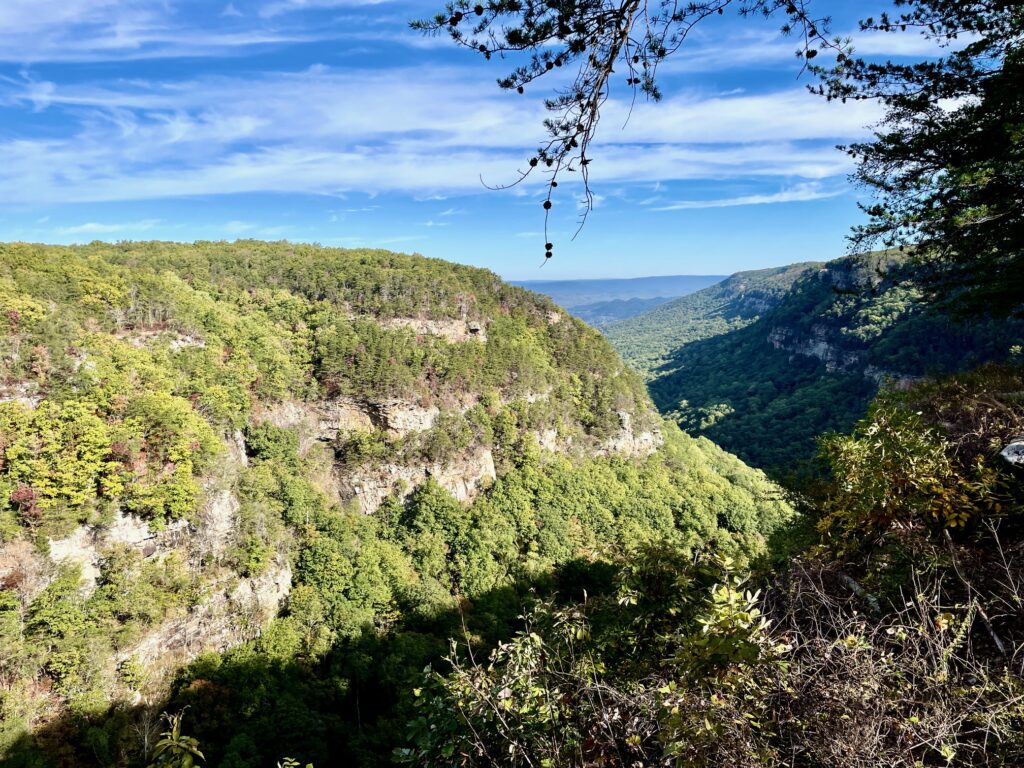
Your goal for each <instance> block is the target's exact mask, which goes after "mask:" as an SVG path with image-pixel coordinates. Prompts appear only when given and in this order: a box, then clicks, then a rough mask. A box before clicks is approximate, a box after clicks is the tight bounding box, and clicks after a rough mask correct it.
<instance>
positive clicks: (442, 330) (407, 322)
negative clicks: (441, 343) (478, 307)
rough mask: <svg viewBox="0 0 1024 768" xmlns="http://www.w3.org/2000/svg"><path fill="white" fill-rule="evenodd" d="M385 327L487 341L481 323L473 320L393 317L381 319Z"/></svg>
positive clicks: (467, 339)
mask: <svg viewBox="0 0 1024 768" xmlns="http://www.w3.org/2000/svg"><path fill="white" fill-rule="evenodd" d="M381 325H383V326H384V327H385V328H409V329H410V330H412V332H413V333H416V334H418V335H430V336H440V337H441V338H443V339H446V340H447V341H451V342H461V341H480V342H486V341H487V332H486V330H485V329H484V326H483V324H482V323H478V322H474V321H473V320H469V321H466V320H423V319H421V318H418V317H393V318H391V319H390V320H382V321H381Z"/></svg>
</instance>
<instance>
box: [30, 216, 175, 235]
mask: <svg viewBox="0 0 1024 768" xmlns="http://www.w3.org/2000/svg"><path fill="white" fill-rule="evenodd" d="M48 218H49V217H47V219H48ZM160 223H161V222H160V219H143V220H142V221H132V222H126V223H120V224H109V223H106V224H105V223H101V222H98V221H87V222H86V223H84V224H76V225H74V226H70V227H58V228H57V230H56V232H57V233H58V234H61V235H111V234H115V233H118V232H145V231H147V230H150V229H153V228H154V227H157V226H159V225H160Z"/></svg>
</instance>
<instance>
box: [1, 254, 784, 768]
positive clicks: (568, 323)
mask: <svg viewBox="0 0 1024 768" xmlns="http://www.w3.org/2000/svg"><path fill="white" fill-rule="evenodd" d="M0 325H2V326H3V330H4V333H3V336H2V338H0V647H2V648H3V653H2V655H0V673H2V674H0V714H2V718H0V759H5V758H6V757H8V756H20V758H19V759H25V760H27V761H29V762H32V763H33V764H41V765H50V764H52V765H110V764H115V763H117V764H124V765H146V764H148V762H149V761H150V760H151V757H152V754H151V752H150V751H149V750H151V746H152V740H151V736H152V734H153V732H154V731H153V729H154V728H156V727H157V722H158V714H159V712H161V711H162V710H163V709H165V708H170V709H173V710H175V711H177V710H180V709H182V708H183V707H185V706H188V713H189V714H188V716H189V719H190V720H191V721H192V723H191V726H190V728H189V730H193V731H194V732H196V734H197V735H199V736H200V737H201V739H202V743H203V748H204V751H205V754H206V756H207V759H208V761H209V764H212V765H234V766H247V765H251V766H261V765H273V764H274V763H276V761H277V760H279V759H280V758H281V757H283V756H284V755H286V754H288V755H292V756H298V757H301V758H302V759H303V761H304V762H305V761H306V760H310V761H315V762H316V764H318V765H331V764H340V763H342V762H344V761H345V760H359V761H360V762H361V764H374V763H384V762H387V761H388V760H389V759H390V758H389V755H390V751H391V748H392V747H393V746H395V739H396V738H397V737H398V735H399V734H400V732H401V728H400V727H399V726H400V724H401V723H403V722H404V721H405V719H406V718H407V717H408V707H411V702H409V701H407V695H408V691H409V690H411V689H412V687H413V684H411V683H410V681H413V680H415V679H416V678H417V677H418V675H419V674H420V672H421V670H422V669H423V667H424V665H425V664H427V663H432V662H433V663H436V662H437V661H438V660H439V659H440V658H441V657H442V656H443V654H444V653H445V650H446V648H447V645H448V638H449V637H451V636H453V635H457V634H460V633H470V634H471V635H472V636H473V637H474V638H476V640H479V642H481V643H483V644H487V643H494V642H498V641H500V640H501V639H502V638H503V637H506V636H508V633H509V632H510V631H512V628H513V627H514V626H515V624H516V618H515V617H516V616H517V615H518V614H519V613H520V612H521V610H522V609H521V605H522V601H523V600H525V599H527V595H528V594H529V593H530V591H531V590H535V589H551V588H558V585H559V584H562V583H563V581H564V580H565V579H568V582H565V583H576V582H574V581H573V579H576V578H578V576H573V575H572V574H573V573H577V571H574V570H573V568H591V567H592V566H591V565H588V564H590V563H599V562H600V560H601V558H602V557H604V555H603V554H602V553H604V552H607V551H609V550H629V549H630V548H636V547H641V546H644V545H645V544H646V543H647V542H651V541H669V542H674V543H675V544H676V545H678V546H682V547H695V546H697V545H699V544H701V543H704V542H714V543H715V544H716V545H717V546H718V547H719V548H721V549H722V550H723V551H727V552H732V553H733V554H734V556H737V557H739V558H741V559H742V558H743V557H745V556H746V555H749V554H752V553H755V552H757V551H759V550H760V549H761V548H762V547H763V544H764V541H765V537H766V536H767V535H769V534H770V533H771V531H772V530H773V529H774V528H775V527H777V526H778V525H779V524H780V523H782V522H783V521H784V520H786V519H787V518H788V517H789V516H790V515H791V510H790V508H789V507H788V505H787V504H786V503H785V501H784V500H783V499H782V497H781V494H780V492H779V490H778V488H777V487H776V486H774V485H773V484H772V483H770V482H769V481H768V480H767V479H766V478H765V476H764V475H763V474H762V473H760V472H758V471H755V470H751V469H750V468H748V467H746V466H744V465H743V463H742V462H740V461H739V460H738V459H736V458H735V457H733V456H730V455H729V454H727V453H725V452H724V451H721V450H720V449H718V448H717V447H715V446H714V445H712V444H711V443H709V442H708V441H706V440H694V439H692V438H690V437H687V436H685V435H683V434H681V433H680V432H679V431H678V430H677V429H676V428H675V427H674V425H671V424H663V423H662V421H661V419H660V417H659V416H658V415H657V414H656V412H655V411H654V409H653V407H652V406H651V403H650V400H649V398H648V395H647V394H646V392H645V390H644V386H643V382H642V381H641V380H640V378H639V377H638V376H636V375H635V374H633V373H632V372H630V371H629V369H628V368H626V367H625V366H624V364H623V363H622V361H621V359H620V358H619V357H618V355H617V354H616V353H615V352H614V351H613V350H612V348H611V347H610V345H609V344H608V343H607V342H606V340H605V339H604V338H603V337H602V336H601V335H600V334H599V333H597V332H596V331H595V330H593V329H591V328H589V327H587V326H586V325H584V324H583V323H581V322H579V321H578V320H575V319H573V318H571V317H569V316H567V315H566V314H565V313H564V312H563V311H561V310H559V309H558V308H557V307H556V306H555V305H554V304H552V303H551V302H550V301H549V300H548V299H546V298H543V297H540V296H537V295H535V294H532V293H530V292H528V291H526V290H523V289H521V288H516V287H513V286H509V285H507V284H505V283H503V282H502V281H501V280H499V279H498V278H497V277H496V276H495V275H493V274H492V273H490V272H487V271H484V270H479V269H471V268H468V267H461V266H456V265H453V264H448V263H446V262H442V261H438V260H431V259H425V258H423V257H419V256H407V255H402V254H394V253H388V252H384V251H360V250H355V251H345V250H332V249H322V248H317V247H312V246H298V245H291V244H288V243H273V244H268V243H260V242H254V241H249V242H239V243H235V244H226V243H195V244H193V245H179V244H171V243H121V244H117V245H108V244H103V243H93V244H92V245H89V246H84V247H75V248H65V247H52V246H38V245H27V244H10V245H2V246H0ZM577 563H579V564H582V565H578V566H577V565H574V564H577ZM593 567H596V566H593ZM560 574H565V575H560ZM545 585H546V586H545ZM476 640H474V642H475V641H476ZM174 681H177V682H176V683H175V682H174ZM268 691H273V692H274V693H273V695H270V694H268ZM168 695H170V696H172V698H171V700H170V701H168V699H167V696H168ZM224 718H228V719H227V720H225V719H224ZM282 722H287V723H288V728H284V729H282V728H281V727H280V723H282Z"/></svg>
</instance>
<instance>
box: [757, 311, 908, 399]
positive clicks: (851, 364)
mask: <svg viewBox="0 0 1024 768" xmlns="http://www.w3.org/2000/svg"><path fill="white" fill-rule="evenodd" d="M768 343H769V344H771V345H772V346H773V347H774V348H775V349H778V350H782V351H785V352H792V353H793V354H796V355H803V356H804V357H815V358H817V359H818V360H821V361H822V362H823V363H825V370H826V371H828V372H829V373H847V374H851V375H860V376H864V377H866V378H869V379H872V380H874V381H875V382H876V383H878V384H881V383H882V382H885V381H888V382H890V384H891V385H892V386H894V387H895V388H897V389H906V388H908V387H910V386H912V385H913V384H914V383H916V382H917V381H919V380H920V379H919V377H915V376H907V375H906V374H902V373H898V372H895V371H886V370H883V369H881V368H878V367H876V366H874V365H865V363H864V356H865V354H864V352H862V351H857V350H850V349H843V348H842V347H841V346H839V345H837V344H835V343H833V341H832V338H831V334H830V333H829V329H828V328H826V327H825V326H821V325H814V326H811V333H810V336H805V337H801V336H799V335H797V333H796V332H795V331H794V330H793V329H792V328H772V330H771V331H770V332H769V333H768Z"/></svg>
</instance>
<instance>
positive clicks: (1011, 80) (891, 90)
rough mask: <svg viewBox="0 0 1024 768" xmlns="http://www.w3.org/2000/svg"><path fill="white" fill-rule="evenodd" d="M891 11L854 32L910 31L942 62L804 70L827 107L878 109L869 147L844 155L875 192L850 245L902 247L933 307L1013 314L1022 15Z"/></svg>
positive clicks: (1021, 239) (940, 1)
mask: <svg viewBox="0 0 1024 768" xmlns="http://www.w3.org/2000/svg"><path fill="white" fill-rule="evenodd" d="M896 5H897V6H899V9H898V12H894V13H892V14H887V13H882V14H881V15H879V16H878V17H871V18H868V19H866V20H864V21H862V22H861V25H860V27H861V31H862V32H864V33H869V34H870V33H875V34H883V35H884V34H887V33H897V34H898V33H901V32H904V31H906V30H907V28H908V27H909V28H911V29H917V30H919V31H920V34H923V35H927V37H928V38H929V40H930V41H931V42H932V43H933V44H934V45H937V46H939V47H940V48H941V49H943V55H942V56H941V57H929V58H927V59H925V60H922V61H917V62H904V61H886V62H880V61H876V60H874V59H870V58H869V59H863V58H860V57H856V56H842V57H839V58H837V59H836V61H835V65H834V66H829V65H822V66H812V70H814V71H815V72H816V74H818V75H820V76H821V77H822V79H823V85H822V86H821V88H820V89H819V91H820V92H821V93H823V94H824V95H826V96H827V97H828V98H829V99H830V100H832V99H839V100H842V101H844V102H845V101H846V100H847V99H872V100H876V101H877V102H879V103H880V104H882V105H883V106H884V108H885V116H884V120H883V122H882V123H881V125H880V126H879V129H878V131H877V133H876V134H875V136H874V138H873V140H872V141H870V142H860V143H856V144H853V145H852V146H850V147H849V150H848V151H849V154H850V155H851V156H853V157H854V158H855V159H856V161H857V173H856V178H857V180H858V181H859V182H860V183H861V184H862V185H864V186H865V187H867V188H868V189H870V190H871V191H872V192H873V193H874V194H875V200H874V202H873V203H871V204H870V205H867V206H865V211H866V212H867V214H868V216H869V220H868V222H867V223H866V224H864V225H862V226H860V227H857V228H856V229H855V230H854V236H853V243H854V246H855V247H858V248H862V247H864V246H865V245H870V244H873V243H877V242H882V243H884V244H885V246H886V247H890V248H892V247H895V246H897V245H898V246H899V247H900V249H901V250H902V249H903V248H904V247H905V246H909V247H910V248H911V249H912V250H913V251H914V256H915V259H916V260H918V261H919V262H920V263H921V264H923V265H924V266H925V267H926V269H925V270H924V273H923V274H924V277H925V278H926V282H925V284H926V285H927V287H928V289H929V292H930V293H932V294H933V295H934V296H936V297H937V298H939V299H940V300H944V301H947V302H950V301H952V302H956V303H959V304H960V305H961V306H966V307H968V308H970V309H972V310H973V311H975V312H981V313H984V314H989V313H991V312H993V311H1003V312H1006V313H1008V314H1009V313H1016V314H1017V315H1018V316H1019V315H1020V314H1021V313H1024V295H1022V292H1021V288H1020V281H1019V279H1018V278H1019V273H1020V271H1021V269H1022V267H1024V261H1022V259H1024V256H1022V254H1024V248H1022V245H1024V210H1022V208H1021V205H1020V199H1021V191H1022V189H1024V183H1022V180H1021V178H1022V177H1021V168H1022V167H1024V123H1022V121H1021V115H1022V114H1024V95H1022V93H1021V88H1020V82H1021V79H1022V78H1024V48H1022V41H1024V13H1022V12H1021V8H1020V5H1019V3H1015V2H996V3H973V2H963V1H962V0H917V2H898V3H897V4H896ZM965 40H966V42H964V41H965Z"/></svg>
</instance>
